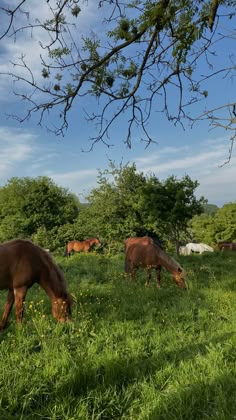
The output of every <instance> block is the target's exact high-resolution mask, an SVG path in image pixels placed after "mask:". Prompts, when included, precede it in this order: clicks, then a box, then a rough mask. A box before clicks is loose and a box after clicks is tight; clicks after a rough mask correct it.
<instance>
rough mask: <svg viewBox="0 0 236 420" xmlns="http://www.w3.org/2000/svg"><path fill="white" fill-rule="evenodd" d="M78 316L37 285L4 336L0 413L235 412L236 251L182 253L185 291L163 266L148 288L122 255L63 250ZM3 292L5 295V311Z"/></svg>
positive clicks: (59, 417)
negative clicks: (68, 316) (63, 318)
mask: <svg viewBox="0 0 236 420" xmlns="http://www.w3.org/2000/svg"><path fill="white" fill-rule="evenodd" d="M57 262H58V263H59V265H60V266H61V267H62V269H63V271H64V273H65V277H66V279H67V282H68V288H69V291H70V292H71V293H72V295H73V298H74V301H75V303H74V306H73V322H71V323H69V324H66V325H60V324H57V323H56V321H55V320H54V319H53V318H52V316H51V313H50V310H51V309H50V304H49V300H48V298H47V296H46V295H45V294H44V292H43V291H42V290H40V289H39V287H38V286H34V287H33V288H32V289H31V290H30V291H29V292H28V295H27V299H26V303H25V314H24V322H23V324H22V325H21V326H16V323H15V314H14V312H13V313H12V315H11V317H10V320H9V323H8V327H7V329H6V330H4V331H3V332H1V333H0V352H1V353H0V354H1V362H0V419H6V420H8V419H9V420H10V419H22V420H27V419H33V420H36V419H52V420H64V419H65V420H72V419H73V420H80V419H81V420H98V419H99V420H112V419H125V420H162V419H163V420H168V419H181V420H182V419H186V420H187V419H188V420H190V419H193V420H197V419H199V420H202V419H214V420H224V419H225V420H226V419H227V420H228V419H229V420H231V419H232V420H233V419H235V418H236V334H235V327H236V253H230V252H229V253H222V254H220V253H215V254H203V255H202V256H188V257H181V258H180V262H181V264H182V266H183V267H184V268H185V270H186V271H187V279H188V280H187V281H188V289H187V291H185V290H181V289H178V288H177V287H176V285H175V284H174V282H173V280H172V277H171V276H170V274H169V273H166V272H165V271H164V270H163V272H162V288H161V289H157V288H156V287H155V282H154V281H153V283H152V284H151V285H150V287H149V288H145V286H144V283H145V275H146V273H145V271H142V270H140V272H139V274H138V279H137V284H136V285H135V284H133V283H132V282H131V281H130V280H129V279H128V278H127V277H126V276H125V275H124V272H123V268H124V261H123V256H120V257H113V258H112V257H110V258H108V257H104V256H101V255H95V254H94V255H93V254H89V255H80V254H77V255H74V256H73V257H71V258H62V257H57ZM5 298H6V292H1V293H0V305H1V310H2V309H3V305H4V301H5Z"/></svg>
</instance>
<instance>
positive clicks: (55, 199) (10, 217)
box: [0, 177, 79, 247]
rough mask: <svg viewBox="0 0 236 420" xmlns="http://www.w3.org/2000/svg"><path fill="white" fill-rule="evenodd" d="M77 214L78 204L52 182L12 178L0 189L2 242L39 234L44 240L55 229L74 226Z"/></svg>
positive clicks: (0, 230) (0, 233)
mask: <svg viewBox="0 0 236 420" xmlns="http://www.w3.org/2000/svg"><path fill="white" fill-rule="evenodd" d="M78 213H79V200H78V199H77V198H76V197H75V196H74V195H73V194H71V193H69V192H68V191H67V190H66V189H64V188H61V187H58V186H57V185H55V184H54V182H53V181H52V180H51V179H50V178H47V177H38V178H11V179H10V181H9V182H8V183H7V184H6V185H5V186H4V187H1V188H0V240H1V241H4V240H8V239H13V238H15V237H23V238H25V237H31V236H32V235H34V234H36V233H37V232H38V237H44V238H45V237H46V233H45V232H47V235H50V234H49V232H52V230H53V229H55V228H58V227H59V226H61V225H64V224H65V223H72V222H74V220H75V219H76V218H77V216H78ZM39 232H40V233H39ZM43 233H44V235H43ZM40 245H41V243H40ZM42 245H43V244H42ZM44 246H45V247H46V245H45V244H44Z"/></svg>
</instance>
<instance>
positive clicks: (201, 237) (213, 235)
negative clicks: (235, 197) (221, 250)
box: [190, 203, 236, 244]
mask: <svg viewBox="0 0 236 420" xmlns="http://www.w3.org/2000/svg"><path fill="white" fill-rule="evenodd" d="M190 225H191V229H192V232H193V235H194V239H195V240H197V241H201V242H206V243H209V244H216V243H217V242H220V241H230V242H235V241H236V203H227V204H225V205H224V206H223V207H222V208H219V209H217V211H216V212H215V213H214V214H212V215H210V214H201V215H200V216H194V217H193V219H192V220H191V223H190Z"/></svg>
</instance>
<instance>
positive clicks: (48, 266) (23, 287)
mask: <svg viewBox="0 0 236 420" xmlns="http://www.w3.org/2000/svg"><path fill="white" fill-rule="evenodd" d="M34 283H38V284H39V285H40V286H41V287H42V288H43V289H44V291H45V292H46V293H47V295H48V296H49V298H50V300H51V305H52V315H53V316H54V317H55V318H56V319H57V320H58V321H59V322H65V321H68V320H69V319H70V316H71V303H72V300H71V297H70V295H69V293H68V292H67V289H66V284H65V279H64V276H63V273H62V272H61V271H60V269H59V267H57V265H56V264H55V263H54V261H53V260H52V257H51V256H50V254H49V253H48V252H46V251H45V250H44V249H42V248H40V247H39V246H37V245H34V244H33V243H32V242H31V241H28V240H23V239H15V240H13V241H10V242H5V243H3V244H0V289H2V290H3V289H8V295H7V302H6V304H5V308H4V312H3V317H2V320H1V322H0V330H1V329H4V328H5V326H6V323H7V319H8V316H9V314H10V312H11V309H12V306H13V304H14V302H15V306H16V321H17V323H19V322H21V321H22V316H23V303H24V299H25V296H26V293H27V290H28V289H29V288H30V287H31V286H32V285H33V284H34Z"/></svg>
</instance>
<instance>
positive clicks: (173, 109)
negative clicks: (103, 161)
mask: <svg viewBox="0 0 236 420" xmlns="http://www.w3.org/2000/svg"><path fill="white" fill-rule="evenodd" d="M41 3H42V4H43V7H46V10H47V14H46V15H47V18H45V19H44V20H43V21H41V20H40V19H39V18H38V19H34V17H32V11H33V7H34V6H33V3H32V2H31V1H29V0H16V1H15V2H14V3H13V4H12V2H9V1H7V0H4V1H3V3H2V4H1V7H0V12H1V14H2V15H4V16H2V18H3V19H2V21H4V22H5V24H4V25H3V28H2V29H1V33H0V40H1V42H4V40H5V39H6V38H8V39H9V38H12V40H14V41H16V42H17V40H18V37H20V36H21V34H22V31H23V32H24V33H25V32H27V31H28V32H27V34H28V36H29V37H30V36H32V34H33V35H34V34H35V31H36V30H37V37H38V39H39V41H40V46H41V54H40V53H39V55H40V64H39V66H40V75H39V74H35V73H34V71H33V69H32V68H31V67H30V66H29V64H28V62H27V56H24V55H22V56H21V57H20V58H19V61H17V62H14V63H12V64H13V67H12V71H8V72H6V74H7V75H9V76H11V77H12V78H13V80H14V81H15V82H16V83H15V93H16V94H17V95H19V97H20V99H23V100H24V101H26V102H27V111H26V114H25V115H23V116H19V115H18V116H17V118H18V119H19V121H21V122H22V121H24V120H26V119H28V118H29V117H31V116H32V114H33V113H35V112H38V114H39V123H40V124H43V122H44V121H45V118H46V116H47V115H48V112H49V113H50V112H52V111H53V110H55V111H56V112H57V115H58V117H59V118H58V120H57V123H58V124H57V126H56V127H54V126H52V125H51V126H49V129H51V130H52V131H54V132H55V133H56V134H63V133H64V132H65V130H66V129H67V127H68V114H69V112H70V110H71V109H72V107H74V106H79V109H80V110H82V109H83V101H84V98H85V97H86V96H89V98H91V97H93V98H94V99H95V101H94V104H95V103H96V104H97V108H96V110H95V111H92V113H91V114H90V113H89V110H88V109H86V110H85V118H86V119H87V120H89V121H90V122H92V123H93V124H94V127H95V128H96V130H95V134H94V135H91V138H90V140H91V144H92V146H93V145H94V143H95V142H98V141H102V142H104V143H106V144H107V143H109V135H110V132H111V130H112V127H113V125H114V124H116V122H117V120H119V118H120V117H121V116H122V115H123V114H124V113H125V115H126V121H127V127H126V129H127V130H126V135H125V138H124V139H123V140H124V141H125V142H126V143H127V145H128V146H129V147H131V144H132V134H133V132H135V130H136V129H137V127H139V128H141V129H142V132H143V140H144V141H146V142H147V143H148V144H149V143H150V142H151V141H152V140H153V139H152V137H151V135H150V133H149V130H148V121H149V118H150V116H151V115H152V114H153V113H154V112H162V113H164V114H165V115H166V117H167V118H168V119H169V120H171V121H173V122H174V123H180V124H182V123H183V121H184V119H185V118H188V119H190V120H191V121H192V122H193V121H194V120H195V117H193V116H192V115H191V114H190V113H189V112H188V109H189V108H188V106H190V105H193V104H195V103H196V102H198V101H202V100H203V99H205V100H207V96H208V91H207V88H206V83H207V82H208V81H209V80H211V79H212V78H214V77H216V76H217V77H218V76H219V75H221V76H222V78H231V77H235V61H234V56H233V51H229V52H228V55H229V59H228V61H227V62H225V61H223V62H222V63H221V66H220V67H219V63H217V65H216V63H215V61H214V57H215V56H216V54H217V53H221V50H220V48H221V47H220V42H221V41H222V40H224V39H226V38H227V39H229V40H231V41H233V40H235V27H234V29H233V26H232V25H230V19H231V20H232V19H234V18H235V13H236V12H235V6H236V1H233V0H191V1H190V0H175V1H172V0H159V1H152V0H129V1H122V0H99V1H98V0H97V1H95V0H93V6H92V7H93V8H94V9H95V8H97V9H98V10H97V13H96V17H97V22H96V25H95V30H97V33H95V32H92V31H91V33H89V34H86V33H84V34H81V33H80V32H79V25H80V22H81V19H83V18H84V16H86V6H87V3H88V4H91V3H90V0H88V2H82V1H80V0H57V1H55V0H45V1H44V2H43V1H41ZM41 3H40V7H42V6H41ZM93 23H94V22H93ZM74 25H77V26H74ZM104 30H105V33H104ZM45 34H46V35H47V37H46V38H45ZM17 86H18V88H17ZM22 88H23V90H22ZM173 98H174V99H173ZM235 109H236V102H235V98H234V97H232V98H230V100H229V102H227V103H219V104H217V106H216V107H215V108H214V109H212V108H207V102H206V107H205V108H203V109H202V114H201V115H200V116H199V118H200V119H201V118H203V119H205V118H207V119H209V122H210V124H212V125H213V126H215V127H218V126H220V127H223V128H226V129H227V130H228V132H230V133H231V137H230V138H231V140H232V143H231V149H230V153H231V151H232V147H233V140H234V137H235V135H236V134H235V128H236V127H235V121H236V110H235ZM53 115H54V117H55V113H54V114H53ZM53 123H55V118H53ZM46 124H47V122H46Z"/></svg>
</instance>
